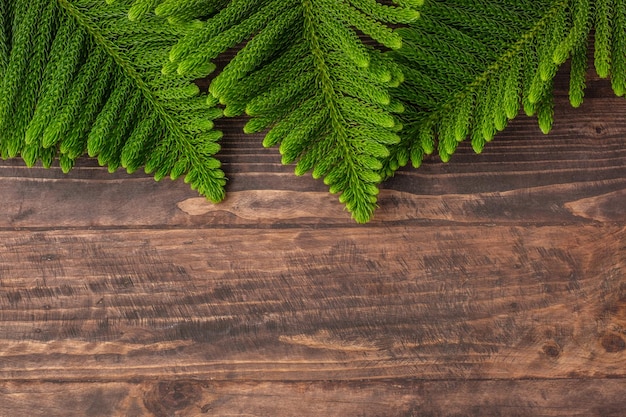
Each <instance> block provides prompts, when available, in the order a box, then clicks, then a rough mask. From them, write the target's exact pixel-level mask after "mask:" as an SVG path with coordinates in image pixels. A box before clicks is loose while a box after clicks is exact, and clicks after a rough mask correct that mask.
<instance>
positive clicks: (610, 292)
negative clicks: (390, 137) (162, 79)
mask: <svg viewBox="0 0 626 417" xmlns="http://www.w3.org/2000/svg"><path fill="white" fill-rule="evenodd" d="M565 80H566V74H560V75H559V79H558V82H557V85H558V86H559V90H558V94H557V103H556V109H555V112H556V115H557V119H556V122H555V125H554V129H553V132H552V133H551V134H550V135H548V136H544V135H542V134H541V133H540V132H539V129H538V128H537V126H536V122H535V121H534V120H532V119H529V118H526V117H520V118H519V119H516V120H515V121H514V122H512V123H511V125H510V126H509V128H508V129H507V130H505V131H504V132H503V133H502V134H500V135H499V136H497V138H496V139H495V140H494V142H493V143H491V144H489V145H488V146H487V147H486V148H485V151H484V152H483V154H481V155H474V154H473V152H472V151H471V148H470V147H469V146H468V145H467V144H462V146H461V147H460V148H459V150H458V151H457V153H456V154H455V155H454V157H453V158H452V160H451V162H450V163H448V164H443V163H441V162H440V161H439V160H438V159H437V158H436V157H432V158H430V159H428V160H427V161H425V163H424V165H423V166H422V167H421V168H420V169H419V170H414V169H409V168H405V169H402V170H400V171H399V172H398V173H397V174H396V176H395V177H394V178H393V179H391V180H390V181H389V182H387V183H385V185H384V188H383V190H382V191H381V198H380V208H379V210H378V211H377V213H376V215H375V218H374V219H373V221H372V222H371V223H369V224H367V225H357V224H355V223H354V222H353V221H352V220H351V219H350V218H349V215H348V214H347V213H346V212H345V211H344V210H343V208H342V207H341V205H340V204H339V203H338V202H337V201H336V197H334V196H331V195H329V194H328V193H327V191H326V189H325V186H324V185H323V184H322V183H321V182H319V181H314V180H313V179H312V178H310V177H309V176H305V177H301V178H298V177H295V176H294V175H293V174H292V169H293V168H292V167H285V166H282V165H280V158H279V155H278V153H277V151H276V150H275V149H263V148H262V147H261V146H260V137H259V136H258V135H257V136H243V135H241V134H239V133H238V130H239V129H240V126H241V122H242V121H240V123H239V125H238V126H236V127H232V126H231V125H229V126H226V125H222V126H221V127H222V128H223V129H224V131H225V133H226V135H225V139H224V141H223V150H222V152H221V154H220V158H221V159H222V160H223V161H224V167H225V171H226V173H227V175H228V177H229V184H228V197H227V199H226V201H225V202H223V203H222V204H219V205H212V204H210V203H208V202H206V201H205V200H204V199H202V198H199V197H198V195H197V194H196V193H195V192H193V191H191V190H189V188H188V186H187V185H186V184H184V183H183V182H182V181H176V182H172V181H169V180H167V181H163V182H159V183H157V182H154V180H153V179H152V178H150V177H149V176H146V175H144V174H141V173H136V174H133V175H127V174H126V173H124V172H122V171H120V172H117V173H115V174H112V175H110V174H108V173H107V171H106V169H103V168H100V167H98V166H97V163H96V162H95V161H93V160H90V159H83V160H81V161H80V162H79V164H78V166H77V168H76V169H75V170H74V171H73V172H72V173H70V174H69V175H64V174H62V173H61V171H60V170H59V169H58V168H52V169H48V170H46V169H43V168H33V169H27V168H25V167H24V166H23V163H22V162H20V161H19V160H8V161H4V162H1V163H0V178H1V180H0V193H1V194H2V196H3V202H4V204H3V210H2V212H1V213H0V416H2V417H4V416H8V417H13V416H22V415H32V416H39V415H47V416H54V415H67V416H74V415H76V416H79V415H80V416H97V415H120V416H122V415H123V416H142V415H153V416H187V415H203V413H204V414H207V415H224V416H226V415H267V416H282V415H285V416H287V415H299V416H300V415H301V416H307V415H328V416H333V415H337V416H339V415H342V416H345V415H354V416H387V415H394V416H396V415H397V416H457V417H458V416H500V415H506V416H516V415H519V416H544V415H545V416H576V415H580V416H619V415H623V410H624V409H626V400H625V398H626V396H625V395H624V391H625V390H626V383H625V381H626V277H625V274H626V272H625V271H626V252H625V249H626V208H625V207H626V205H625V204H624V203H625V198H626V146H625V145H626V119H625V118H624V114H626V102H625V101H624V100H623V99H620V98H616V97H612V93H611V92H610V89H609V84H608V83H607V82H606V81H602V80H597V79H595V78H591V79H590V80H589V83H588V84H589V86H590V87H589V90H588V91H587V95H586V101H585V103H584V104H583V106H582V107H581V108H579V109H571V108H570V107H569V105H568V103H567V101H566V97H565V96H564V91H565ZM620 413H622V414H620Z"/></svg>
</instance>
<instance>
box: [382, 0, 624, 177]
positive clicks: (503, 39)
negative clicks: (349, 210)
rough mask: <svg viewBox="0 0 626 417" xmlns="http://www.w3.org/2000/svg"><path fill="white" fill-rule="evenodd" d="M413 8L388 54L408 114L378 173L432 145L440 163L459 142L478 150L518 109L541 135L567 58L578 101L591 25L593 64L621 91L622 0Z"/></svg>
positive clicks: (497, 1) (434, 0) (511, 0)
mask: <svg viewBox="0 0 626 417" xmlns="http://www.w3.org/2000/svg"><path fill="white" fill-rule="evenodd" d="M421 12H422V19H419V20H417V21H415V22H414V23H412V24H411V25H410V27H408V28H403V29H400V30H399V33H400V34H401V36H402V37H403V39H404V44H403V47H402V48H401V49H400V50H398V51H397V52H393V53H392V54H393V58H394V60H395V61H396V62H397V63H398V65H400V67H401V70H402V71H403V73H404V74H405V77H406V82H405V83H403V84H402V85H401V86H400V88H398V89H397V91H396V97H398V98H399V99H400V100H401V101H402V102H403V104H404V105H405V108H406V111H405V112H404V113H403V114H402V116H401V118H402V121H403V124H404V129H403V131H402V132H401V136H402V142H401V144H400V145H399V146H397V147H395V148H394V149H393V150H392V155H391V157H390V158H389V159H388V160H387V161H386V163H385V169H384V176H385V177H387V176H390V175H392V174H393V172H394V171H395V170H396V169H398V167H400V166H403V165H405V164H406V163H408V161H411V162H412V164H413V166H415V167H417V166H419V165H420V164H421V162H422V159H423V156H424V155H425V154H430V153H432V152H434V150H435V149H437V151H438V153H439V155H440V157H441V159H442V160H443V161H444V162H445V161H448V160H449V159H450V157H451V155H452V154H453V153H454V151H455V150H456V147H457V145H458V144H459V143H460V142H461V141H463V140H465V139H467V138H469V139H470V140H471V144H472V147H473V149H474V150H475V152H477V153H480V152H481V151H482V149H483V147H484V146H485V144H486V143H487V142H489V141H491V140H492V139H493V138H494V136H495V135H496V133H497V132H499V131H501V130H503V129H504V128H505V127H506V125H507V123H508V121H509V120H511V119H513V118H515V117H517V115H518V114H519V113H520V108H521V109H523V111H524V112H525V113H526V114H527V115H529V116H532V115H535V116H536V117H537V120H538V123H539V127H540V128H541V130H542V131H543V132H544V133H548V132H549V131H550V129H551V127H552V122H553V116H554V109H553V97H552V90H553V86H552V83H553V79H554V77H555V75H556V72H557V69H558V67H559V66H560V65H561V64H563V63H564V62H565V61H566V60H567V59H568V58H569V59H570V60H571V72H570V89H569V97H570V102H571V104H572V105H573V106H575V107H577V106H579V105H580V104H581V103H582V100H583V95H584V88H585V77H586V73H587V49H588V48H587V47H588V40H589V37H590V32H591V30H592V29H595V45H594V46H595V66H596V70H597V72H598V74H599V75H600V76H603V77H607V76H611V79H612V83H613V88H614V90H615V93H616V94H618V95H623V94H624V86H625V82H624V81H625V78H624V77H625V76H626V65H625V64H624V59H625V56H626V55H625V54H626V45H625V42H626V40H625V39H626V38H625V37H624V34H625V33H626V20H625V19H624V14H625V13H626V3H625V2H624V0H595V1H594V0H552V1H545V2H543V1H535V0H481V1H473V0H472V1H469V0H445V1H443V0H429V1H427V2H426V3H425V5H424V7H423V9H422V10H421Z"/></svg>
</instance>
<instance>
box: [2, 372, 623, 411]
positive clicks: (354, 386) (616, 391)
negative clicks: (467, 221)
mask: <svg viewBox="0 0 626 417" xmlns="http://www.w3.org/2000/svg"><path fill="white" fill-rule="evenodd" d="M624 382H625V381H624V380H623V379H609V380H549V381H546V380H541V381H529V380H521V381H520V380H511V381H433V382H427V381H390V382H371V381H358V382H330V381H324V382H309V381H306V382H296V383H285V382H253V381H250V382H237V383H228V382H215V381H197V380H168V381H140V382H139V381H138V382H108V383H53V382H36V383H23V382H8V383H6V382H5V383H0V415H1V416H18V415H19V416H30V417H56V416H59V417H84V416H90V417H97V416H103V417H104V416H106V417H111V416H125V417H139V416H155V417H169V416H177V417H186V416H189V417H191V416H194V417H195V416H201V415H210V416H215V417H217V416H223V417H227V416H268V417H269V416H272V417H282V416H293V415H298V416H300V417H309V416H310V417H319V416H328V417H335V416H336V417H343V416H361V417H379V416H387V417H418V416H419V417H471V416H474V417H500V416H507V417H517V416H519V417H521V416H525V417H556V416H563V417H621V416H623V415H624V414H623V412H624V409H625V408H626V400H625V398H626V384H625V383H624Z"/></svg>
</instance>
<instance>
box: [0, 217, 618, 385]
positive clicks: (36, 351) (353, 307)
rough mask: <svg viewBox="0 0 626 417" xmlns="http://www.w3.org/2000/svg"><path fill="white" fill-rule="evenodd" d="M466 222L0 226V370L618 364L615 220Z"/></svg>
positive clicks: (505, 368) (308, 375) (395, 372)
mask: <svg viewBox="0 0 626 417" xmlns="http://www.w3.org/2000/svg"><path fill="white" fill-rule="evenodd" d="M462 237H463V239H462V240H461V239H460V238H459V231H458V228H457V227H456V226H438V227H436V228H431V227H421V228H418V227H414V228H412V229H411V230H410V231H407V229H406V227H404V226H388V227H373V228H360V227H357V228H333V229H331V230H329V229H312V230H306V229H283V230H249V229H241V230H236V231H233V230H232V229H228V228H226V229H212V230H202V229H201V230H192V229H188V230H123V231H111V230H109V231H96V232H93V231H78V230H74V231H46V232H40V231H25V232H17V233H16V232H1V233H0V241H2V244H3V245H6V246H5V247H7V248H10V250H9V251H4V255H3V258H2V262H1V263H0V270H1V271H2V276H3V278H2V282H3V292H4V295H3V297H1V298H0V334H2V335H3V338H2V340H0V349H1V350H2V352H3V355H2V357H1V358H0V379H20V380H39V379H48V378H54V379H67V380H74V379H79V378H89V379H91V380H97V379H100V380H110V379H131V378H135V377H160V376H163V375H164V374H168V373H177V374H178V373H182V374H185V375H193V376H194V377H198V378H205V379H209V378H216V379H262V380H318V379H333V378H339V379H360V378H391V377H401V378H421V379H430V378H434V379H440V378H487V379H488V378H529V377H532V378H550V377H557V378H564V377H572V376H581V377H582V376H585V377H600V376H603V377H606V376H618V377H623V376H625V372H624V371H625V370H626V355H624V347H623V344H624V339H625V335H626V285H624V283H625V280H624V271H626V260H625V259H624V252H623V249H624V247H625V246H626V231H625V230H624V228H623V227H621V226H620V227H616V226H598V225H584V226H581V225H574V226H559V227H511V226H465V227H464V228H463V234H462ZM7 288H10V291H7V290H6V289H7Z"/></svg>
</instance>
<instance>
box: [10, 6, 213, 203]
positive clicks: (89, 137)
mask: <svg viewBox="0 0 626 417" xmlns="http://www.w3.org/2000/svg"><path fill="white" fill-rule="evenodd" d="M131 3H132V2H131V1H118V2H117V3H116V4H115V5H114V6H110V5H106V4H105V3H104V2H103V1H101V0H33V1H25V0H10V1H3V2H2V8H1V9H0V23H1V24H2V28H1V29H2V31H1V32H0V56H1V58H0V70H1V71H2V76H3V77H2V84H1V85H0V152H1V153H2V156H3V157H13V156H16V155H17V154H21V156H22V158H23V159H24V160H25V162H26V163H27V165H29V166H32V165H33V164H35V162H36V161H37V160H41V161H42V163H43V165H44V166H46V167H48V166H50V165H51V164H52V162H53V160H54V158H55V157H56V156H58V158H59V163H60V165H61V167H62V168H63V170H64V171H66V172H67V171H69V170H70V169H71V168H72V166H73V164H74V161H75V159H76V158H78V157H79V156H81V155H83V154H84V153H85V152H88V153H89V155H91V156H97V157H98V161H99V163H100V164H102V165H107V166H108V168H109V170H110V171H114V170H116V169H117V168H118V167H120V166H123V167H124V168H126V170H127V171H128V172H133V171H135V170H136V169H138V168H139V167H141V166H144V167H145V170H146V172H154V175H155V178H156V179H160V178H163V177H164V176H166V175H169V176H171V177H173V178H175V177H177V176H180V175H186V177H185V179H186V181H188V182H189V183H190V184H191V186H192V188H195V189H197V190H198V191H199V192H200V193H201V194H203V195H206V196H207V197H208V198H209V199H210V200H212V201H215V202H217V201H219V200H221V199H222V198H223V195H224V190H223V187H224V184H225V179H224V174H223V172H222V171H221V170H220V168H219V165H220V164H219V162H218V161H217V160H216V159H215V158H214V157H213V155H214V154H215V153H216V152H217V151H218V150H219V145H218V144H217V143H216V141H217V140H218V139H219V138H220V137H221V133H220V132H218V131H215V130H213V123H212V120H213V119H215V118H216V117H219V116H220V114H221V111H219V110H218V109H216V108H215V107H212V106H209V105H208V104H207V103H206V99H205V98H204V97H202V96H201V95H200V94H199V89H198V87H197V86H196V85H195V84H193V83H192V82H191V81H192V80H193V74H190V75H189V76H186V77H183V76H179V75H176V76H165V75H163V74H161V68H162V63H163V62H166V60H167V56H168V53H169V50H170V48H171V47H172V46H173V45H174V44H175V43H176V42H177V40H178V39H180V38H181V37H182V36H183V35H184V34H185V30H184V28H183V27H180V26H174V25H167V24H163V22H161V21H160V19H157V18H155V17H151V18H147V19H145V20H144V21H143V22H142V24H141V25H137V24H135V23H133V22H130V21H129V20H128V19H127V15H128V12H129V8H130V4H131Z"/></svg>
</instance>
